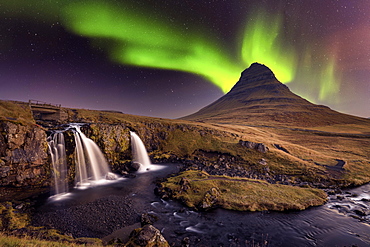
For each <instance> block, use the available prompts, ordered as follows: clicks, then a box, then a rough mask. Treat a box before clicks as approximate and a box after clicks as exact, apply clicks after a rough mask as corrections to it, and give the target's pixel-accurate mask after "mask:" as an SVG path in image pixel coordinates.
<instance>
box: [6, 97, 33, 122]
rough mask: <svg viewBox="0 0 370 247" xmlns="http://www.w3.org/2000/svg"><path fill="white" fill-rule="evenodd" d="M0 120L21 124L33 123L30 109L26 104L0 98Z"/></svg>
mask: <svg viewBox="0 0 370 247" xmlns="http://www.w3.org/2000/svg"><path fill="white" fill-rule="evenodd" d="M0 120H3V121H10V122H13V123H19V124H22V125H26V124H34V123H35V120H34V119H33V116H32V113H31V110H30V108H29V106H28V105H27V104H20V103H16V102H12V101H3V100H0Z"/></svg>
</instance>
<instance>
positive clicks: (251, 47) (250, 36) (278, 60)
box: [242, 10, 297, 83]
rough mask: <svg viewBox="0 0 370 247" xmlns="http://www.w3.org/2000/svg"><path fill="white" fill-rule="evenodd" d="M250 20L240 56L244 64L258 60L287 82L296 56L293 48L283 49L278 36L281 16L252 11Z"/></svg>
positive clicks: (293, 73)
mask: <svg viewBox="0 0 370 247" xmlns="http://www.w3.org/2000/svg"><path fill="white" fill-rule="evenodd" d="M254 13H256V14H254V16H252V17H251V20H253V21H251V22H249V23H248V25H247V26H246V29H245V32H244V37H243V45H242V57H243V61H244V62H245V63H246V64H251V63H253V62H259V63H263V64H265V65H266V66H267V67H269V68H270V69H271V70H272V71H273V72H274V74H275V76H276V78H278V79H279V80H280V81H281V82H283V83H287V82H290V81H292V80H293V79H294V77H295V71H296V66H297V58H296V57H297V56H296V54H295V52H294V50H293V48H290V49H284V47H283V45H282V44H284V41H283V39H282V38H281V37H280V35H281V30H282V25H283V22H282V18H281V17H280V16H271V15H270V16H269V18H266V16H268V14H267V13H264V11H263V10H259V11H254Z"/></svg>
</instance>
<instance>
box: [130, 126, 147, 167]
mask: <svg viewBox="0 0 370 247" xmlns="http://www.w3.org/2000/svg"><path fill="white" fill-rule="evenodd" d="M130 135H131V149H132V156H133V162H134V163H137V164H139V165H140V168H139V170H138V171H139V172H143V171H146V170H148V169H150V168H151V162H150V159H149V156H148V153H147V151H146V148H145V146H144V143H143V142H142V140H141V139H140V137H139V136H138V135H137V134H136V133H135V132H132V131H130Z"/></svg>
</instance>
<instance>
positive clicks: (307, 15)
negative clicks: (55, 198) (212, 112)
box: [0, 0, 370, 118]
mask: <svg viewBox="0 0 370 247" xmlns="http://www.w3.org/2000/svg"><path fill="white" fill-rule="evenodd" d="M2 2H4V3H2ZM12 2H13V1H5V0H4V1H2V0H0V19H1V22H0V85H1V90H0V99H5V100H20V101H28V100H29V99H35V100H41V101H45V102H50V103H54V104H62V105H63V106H65V107H72V108H85V109H97V110H100V109H101V110H118V111H122V112H124V113H129V114H136V115H145V116H156V117H165V118H177V117H181V116H184V115H188V114H191V113H193V112H195V111H197V110H199V109H200V108H202V107H204V106H206V105H208V104H210V103H212V102H213V101H215V100H217V99H218V98H219V97H221V96H222V95H223V93H222V91H221V90H220V89H219V88H218V87H216V86H215V85H214V84H212V83H211V82H209V81H207V80H206V79H204V78H203V77H201V76H198V75H194V74H190V73H185V72H178V71H170V70H160V69H148V68H144V67H134V66H129V65H126V64H118V63H117V62H114V61H112V60H111V59H110V58H109V56H108V54H107V52H106V50H104V49H103V48H100V47H99V45H96V43H94V42H95V41H94V40H92V39H90V38H89V37H83V36H82V35H77V34H75V33H72V32H70V31H68V30H69V29H68V28H66V26H65V24H64V22H63V20H62V17H61V16H60V15H61V14H60V13H59V12H58V11H59V9H61V6H59V5H58V3H57V1H55V4H53V6H55V9H54V8H50V6H52V5H49V6H47V5H45V4H44V1H41V0H35V1H32V3H29V2H30V1H26V0H19V1H16V3H12ZM51 2H53V1H51ZM68 2H71V1H69V0H66V1H65V4H67V3H68ZM83 2H84V3H85V4H86V5H88V4H90V3H91V2H92V1H89V0H84V1H83ZM95 2H107V3H113V2H120V4H122V5H120V6H125V5H124V4H126V3H127V4H128V3H130V4H137V5H142V6H151V4H153V3H154V2H153V1H151V0H146V1H129V0H126V1H111V0H99V1H95ZM323 2H325V4H324V3H323ZM153 6H154V7H153V11H154V12H155V13H156V15H157V16H161V15H162V16H163V18H167V17H168V16H172V17H173V18H177V20H175V21H176V22H177V23H181V22H183V23H184V26H189V27H191V28H190V29H192V30H189V32H198V31H199V30H204V29H206V30H208V31H207V32H209V33H211V34H212V35H213V37H216V39H217V43H218V44H222V47H223V49H224V52H226V53H229V54H230V55H232V56H235V55H236V53H237V51H238V50H239V49H237V46H238V42H239V40H238V39H239V38H240V33H241V30H243V28H244V26H245V25H246V22H248V21H249V22H252V21H253V20H251V18H250V16H252V14H253V11H255V9H256V6H257V7H261V6H262V8H265V10H266V11H267V12H268V13H271V14H279V15H280V16H281V17H282V18H283V20H284V26H283V32H284V35H283V37H284V38H285V39H286V44H289V45H290V46H291V47H292V49H294V50H295V51H296V53H297V57H298V59H299V60H301V61H303V60H305V59H307V57H308V55H307V54H310V55H309V56H310V58H311V60H310V61H311V63H314V64H313V65H312V64H311V65H310V66H311V67H310V68H309V69H306V68H300V69H299V70H297V74H296V77H295V79H294V80H293V81H292V82H290V83H288V84H287V86H288V87H289V88H290V89H291V90H292V91H293V92H294V93H297V94H299V95H300V96H302V97H305V98H307V99H308V100H310V101H312V102H314V103H318V104H324V105H327V106H329V107H331V108H332V109H334V110H338V111H341V112H344V113H348V114H352V115H357V116H362V117H370V49H369V47H370V32H369V28H370V1H346V0H338V1H322V0H312V1H303V3H302V1H298V0H294V1H288V0H286V1H273V0H265V1H260V0H259V1H257V0H251V1H248V0H245V1H241V0H228V1H222V0H213V1H201V2H199V1H198V0H189V1H186V3H184V2H182V1H170V0H163V1H156V4H155V5H153ZM179 10H180V11H179ZM139 14H140V13H138V15H139ZM197 26H199V30H194V28H195V29H196V27H197ZM184 45H186V39H185V41H184ZM326 58H327V60H328V61H329V60H330V58H334V59H335V64H336V67H335V71H334V72H335V75H336V79H337V81H336V85H337V86H338V87H337V91H336V92H335V93H332V94H330V97H326V98H324V99H323V98H321V99H320V97H319V94H320V86H318V85H319V83H318V82H317V81H316V80H317V78H318V77H317V74H318V73H320V72H319V70H320V69H321V68H320V66H323V65H321V64H320V62H319V61H324V62H325V59H326ZM320 59H321V60H320ZM257 62H258V61H257ZM302 64H307V63H302ZM307 70H309V72H307ZM320 71H322V70H320ZM241 72H242V71H240V73H241ZM238 76H239V75H236V78H238ZM235 82H236V81H235Z"/></svg>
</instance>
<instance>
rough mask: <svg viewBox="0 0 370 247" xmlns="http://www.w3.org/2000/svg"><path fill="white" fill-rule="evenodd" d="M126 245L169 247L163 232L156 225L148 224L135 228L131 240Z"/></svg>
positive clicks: (129, 246)
mask: <svg viewBox="0 0 370 247" xmlns="http://www.w3.org/2000/svg"><path fill="white" fill-rule="evenodd" d="M125 246H126V247H139V246H145V247H154V246H155V247H167V246H168V247H169V246H170V245H169V244H168V242H167V240H166V239H165V238H164V237H163V236H162V234H161V232H160V231H159V230H158V229H157V228H155V227H154V226H152V225H150V224H147V225H144V226H143V227H142V228H138V229H135V230H134V231H132V233H131V235H130V240H129V241H128V242H127V243H126V244H125Z"/></svg>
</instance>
